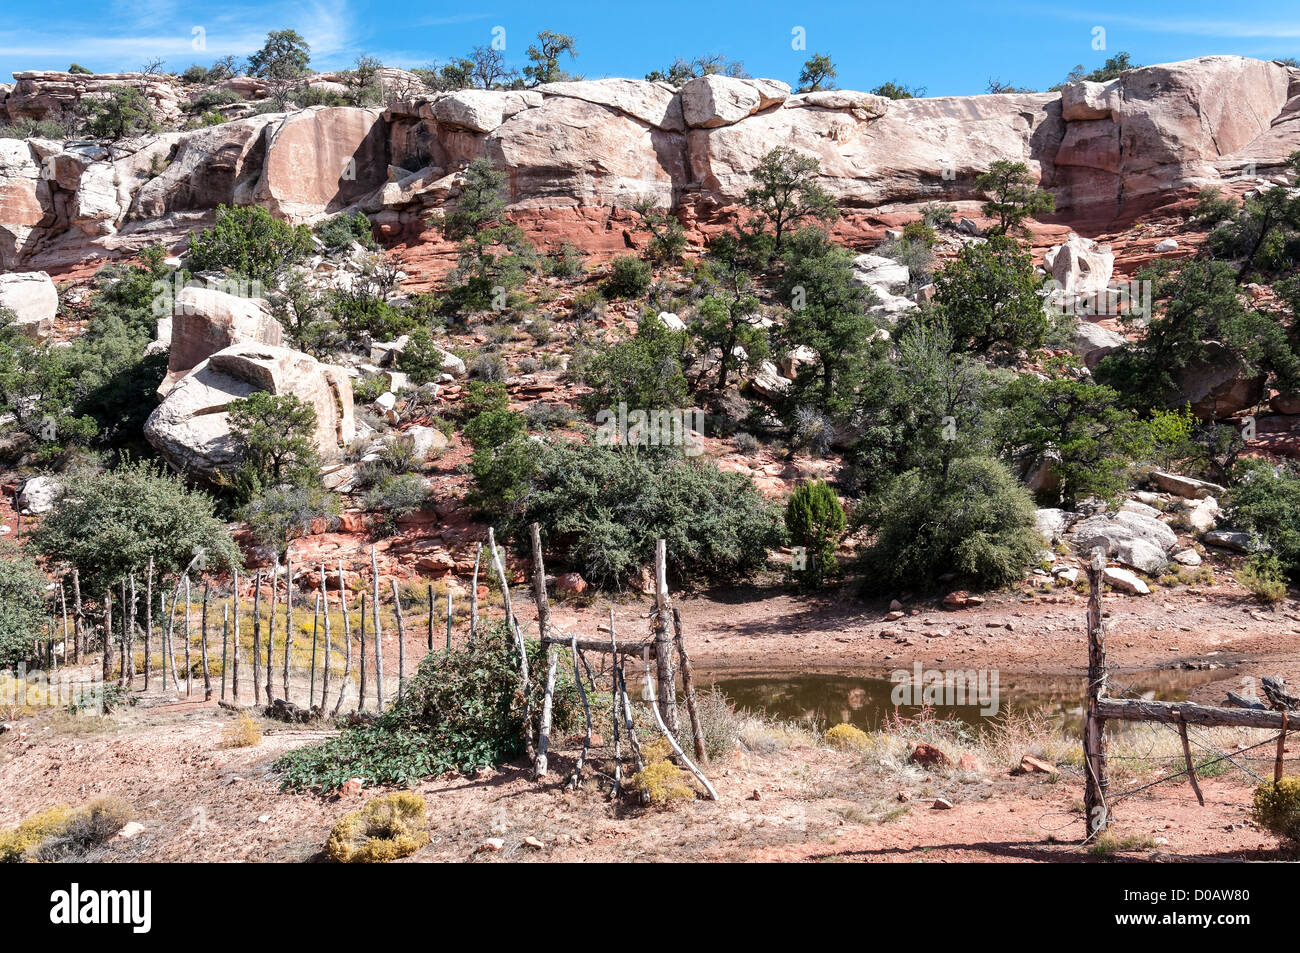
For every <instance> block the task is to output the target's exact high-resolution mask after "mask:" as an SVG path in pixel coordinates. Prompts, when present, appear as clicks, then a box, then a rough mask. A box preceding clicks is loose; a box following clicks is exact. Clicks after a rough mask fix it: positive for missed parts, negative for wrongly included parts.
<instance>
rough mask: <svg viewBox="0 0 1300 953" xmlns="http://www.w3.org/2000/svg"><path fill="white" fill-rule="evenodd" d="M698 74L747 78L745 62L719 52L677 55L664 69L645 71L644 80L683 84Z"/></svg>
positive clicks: (676, 84) (674, 84)
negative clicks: (695, 55) (728, 57)
mask: <svg viewBox="0 0 1300 953" xmlns="http://www.w3.org/2000/svg"><path fill="white" fill-rule="evenodd" d="M700 76H730V77H732V78H734V79H749V74H748V73H746V72H745V64H744V63H742V62H741V61H740V60H729V59H727V58H726V57H725V56H723V55H722V54H721V53H707V54H705V55H703V56H697V57H695V58H694V59H686V58H685V57H681V56H679V57H677V58H676V59H674V60H673V62H672V65H671V66H669V67H668V69H666V70H662V71H661V70H652V71H651V72H649V73H646V77H645V78H646V82H650V83H663V82H666V83H671V84H672V85H673V86H685V85H686V84H687V83H689V82H690V81H691V80H693V79H696V78H697V77H700Z"/></svg>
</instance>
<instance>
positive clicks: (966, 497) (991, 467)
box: [862, 457, 1043, 592]
mask: <svg viewBox="0 0 1300 953" xmlns="http://www.w3.org/2000/svg"><path fill="white" fill-rule="evenodd" d="M862 512H863V514H864V515H863V522H864V523H865V525H866V526H867V527H868V528H869V529H870V530H871V531H872V533H873V534H874V536H875V538H874V540H873V542H872V544H871V546H870V547H869V548H868V550H867V551H866V553H865V555H864V563H865V568H866V570H867V572H866V578H867V585H868V587H869V588H870V589H873V590H876V591H881V592H887V591H891V590H897V589H900V588H906V589H911V588H915V587H917V586H922V585H935V584H936V583H938V582H939V581H940V577H941V576H945V575H948V574H952V575H953V576H954V577H956V578H959V579H965V580H967V581H968V582H969V584H971V585H973V586H977V587H981V588H987V587H993V586H1003V585H1007V584H1008V583H1011V582H1014V581H1016V580H1018V579H1020V578H1022V577H1023V576H1024V573H1025V572H1026V571H1027V570H1028V569H1029V568H1030V567H1031V566H1032V565H1034V563H1035V560H1036V558H1037V554H1038V552H1039V550H1041V549H1042V548H1043V541H1042V538H1041V537H1040V536H1039V535H1038V533H1037V531H1036V530H1035V529H1034V504H1033V501H1032V500H1030V498H1029V493H1028V492H1027V491H1026V490H1025V488H1024V487H1023V486H1021V485H1020V484H1019V483H1018V482H1017V481H1016V479H1015V478H1014V477H1013V476H1012V475H1011V473H1010V472H1009V471H1008V470H1007V468H1006V467H1005V466H1004V465H1003V464H1002V463H1000V462H998V461H997V460H992V459H989V458H985V457H964V458H960V459H957V460H954V461H952V463H951V464H950V466H949V467H948V470H947V472H946V473H944V472H943V471H938V472H925V471H921V470H909V471H908V472H906V473H904V474H902V475H901V476H899V477H896V478H895V479H894V480H893V481H891V482H890V483H889V484H888V485H887V486H886V487H885V489H884V490H883V491H881V492H880V493H879V494H877V495H876V496H875V497H873V498H871V499H870V500H868V501H866V502H865V503H864V505H863V507H862Z"/></svg>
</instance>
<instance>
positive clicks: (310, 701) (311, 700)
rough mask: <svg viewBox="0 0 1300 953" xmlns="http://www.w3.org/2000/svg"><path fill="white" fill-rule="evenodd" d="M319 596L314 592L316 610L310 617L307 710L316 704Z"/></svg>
mask: <svg viewBox="0 0 1300 953" xmlns="http://www.w3.org/2000/svg"><path fill="white" fill-rule="evenodd" d="M320 597H321V594H320V593H319V592H318V593H316V611H315V612H313V613H312V617H311V675H310V676H309V678H308V681H307V710H308V711H311V709H312V708H314V707H315V705H316V636H317V634H318V633H319V632H320Z"/></svg>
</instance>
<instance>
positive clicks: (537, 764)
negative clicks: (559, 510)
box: [528, 523, 576, 778]
mask: <svg viewBox="0 0 1300 953" xmlns="http://www.w3.org/2000/svg"><path fill="white" fill-rule="evenodd" d="M528 533H529V535H530V536H531V537H532V543H533V598H534V599H536V600H537V637H538V638H539V639H540V640H541V642H542V644H543V645H545V646H546V691H545V693H544V694H543V695H542V721H541V729H540V730H539V731H538V733H537V757H536V758H535V759H534V760H533V777H534V778H544V777H546V752H547V750H548V749H549V748H550V746H551V719H552V717H553V711H554V707H555V674H556V668H557V661H558V650H557V649H556V647H555V646H554V645H550V644H548V643H547V641H546V640H547V638H548V637H549V636H550V634H551V603H550V600H549V599H548V598H547V597H546V565H545V563H544V562H543V561H542V535H541V530H540V528H539V527H538V525H537V524H536V523H533V524H532V525H531V526H529V527H528ZM575 651H576V649H575Z"/></svg>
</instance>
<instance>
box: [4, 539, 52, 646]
mask: <svg viewBox="0 0 1300 953" xmlns="http://www.w3.org/2000/svg"><path fill="white" fill-rule="evenodd" d="M45 584H46V578H45V575H44V573H42V572H41V571H40V569H39V568H38V567H37V565H36V563H35V561H33V560H32V559H30V558H29V557H27V556H25V555H23V553H22V551H21V550H19V549H18V548H17V547H16V546H14V545H13V544H11V543H0V668H7V667H10V666H14V665H17V664H18V663H19V662H22V661H25V660H27V659H30V658H31V657H32V643H33V642H35V641H37V640H38V639H40V638H42V637H43V636H42V629H43V626H44V624H45Z"/></svg>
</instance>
